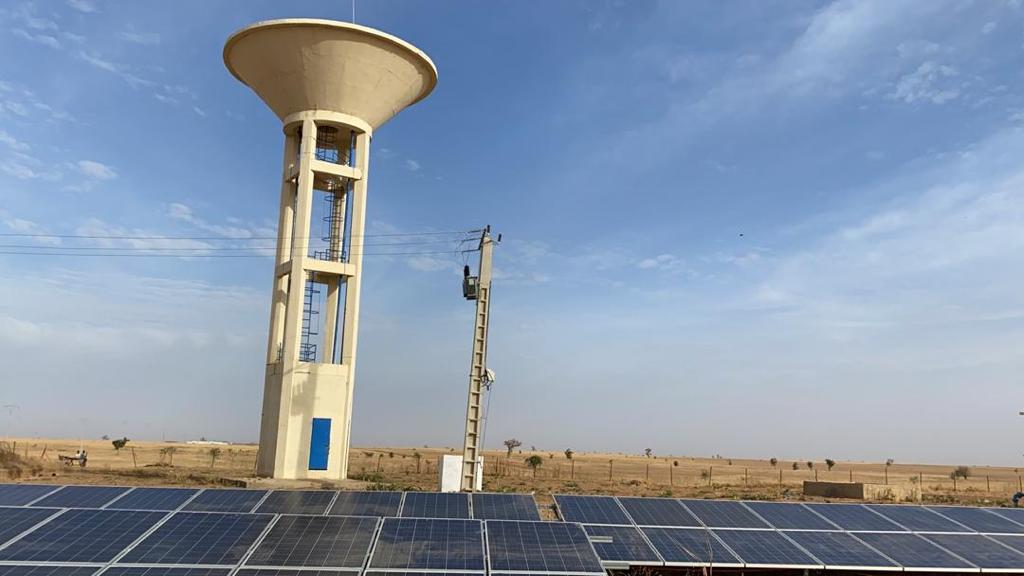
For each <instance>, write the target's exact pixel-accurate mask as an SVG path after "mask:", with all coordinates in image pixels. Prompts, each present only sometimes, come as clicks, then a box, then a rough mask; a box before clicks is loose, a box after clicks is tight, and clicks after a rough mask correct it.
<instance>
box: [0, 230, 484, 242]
mask: <svg viewBox="0 0 1024 576" xmlns="http://www.w3.org/2000/svg"><path fill="white" fill-rule="evenodd" d="M476 232H479V230H448V231H443V232H395V233H390V234H363V238H396V237H406V236H441V235H449V236H452V235H456V234H462V235H465V234H474V233H476ZM0 237H8V238H61V239H83V240H220V241H225V242H231V241H234V242H239V241H242V240H277V236H245V237H241V238H232V237H225V236H133V235H120V234H96V235H92V234H42V233H27V232H0ZM297 238H317V236H306V237H297Z"/></svg>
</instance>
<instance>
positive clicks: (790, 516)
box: [743, 501, 840, 532]
mask: <svg viewBox="0 0 1024 576" xmlns="http://www.w3.org/2000/svg"><path fill="white" fill-rule="evenodd" d="M743 504H744V505H745V506H746V507H747V508H750V509H751V510H753V511H754V513H755V514H757V515H758V516H760V517H761V518H762V519H764V521H765V522H767V523H768V525H769V526H771V527H773V528H775V529H778V530H811V531H816V532H819V531H830V530H839V529H840V528H839V527H838V526H836V525H835V524H833V523H832V522H829V521H828V520H826V519H825V518H824V517H823V516H821V515H820V514H815V513H814V512H813V511H811V509H810V508H808V507H806V506H804V505H803V504H801V503H799V502H762V501H756V502H754V501H744V502H743Z"/></svg>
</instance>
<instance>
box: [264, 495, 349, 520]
mask: <svg viewBox="0 0 1024 576" xmlns="http://www.w3.org/2000/svg"><path fill="white" fill-rule="evenodd" d="M337 497H338V493H337V492H335V491H333V490H274V491H272V492H271V493H270V494H268V495H267V497H266V498H264V499H263V502H261V503H260V505H259V506H258V507H257V508H256V509H255V511H256V513H258V514H312V515H323V514H326V513H327V510H328V509H330V507H331V505H332V504H334V499H335V498H337Z"/></svg>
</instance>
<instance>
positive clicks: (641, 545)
mask: <svg viewBox="0 0 1024 576" xmlns="http://www.w3.org/2000/svg"><path fill="white" fill-rule="evenodd" d="M583 530H585V531H586V533H587V536H588V537H589V538H590V544H591V545H592V546H593V547H594V552H597V557H598V558H600V559H601V563H602V564H604V565H605V567H606V568H610V567H617V565H619V564H623V563H626V564H628V565H630V566H662V565H664V564H665V559H664V558H662V557H661V555H660V554H658V551H657V550H655V549H654V546H653V545H652V544H651V543H650V541H649V540H647V537H646V536H644V533H643V532H641V531H640V529H639V528H637V527H635V526H608V525H602V524H584V525H583ZM595 538H611V539H612V541H611V542H598V541H596V540H595Z"/></svg>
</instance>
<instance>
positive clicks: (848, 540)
mask: <svg viewBox="0 0 1024 576" xmlns="http://www.w3.org/2000/svg"><path fill="white" fill-rule="evenodd" d="M784 534H785V535H786V536H789V537H790V538H791V539H792V540H793V541H794V542H796V543H797V544H799V545H800V546H801V547H802V548H803V549H804V550H806V551H808V552H810V553H811V555H813V556H814V557H815V558H817V559H818V560H821V561H822V562H823V563H824V564H825V566H826V567H828V568H864V569H870V568H884V567H893V566H896V564H895V563H893V562H892V561H891V560H889V559H888V558H886V557H885V556H882V555H881V554H879V553H878V552H876V551H875V550H872V549H871V548H869V547H868V545H867V544H864V543H863V542H861V541H860V540H857V539H856V538H854V537H853V536H852V535H850V534H849V533H847V532H813V531H804V530H797V531H790V532H784Z"/></svg>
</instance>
